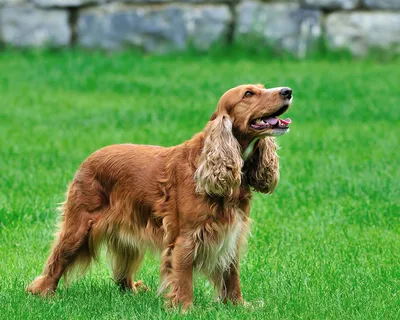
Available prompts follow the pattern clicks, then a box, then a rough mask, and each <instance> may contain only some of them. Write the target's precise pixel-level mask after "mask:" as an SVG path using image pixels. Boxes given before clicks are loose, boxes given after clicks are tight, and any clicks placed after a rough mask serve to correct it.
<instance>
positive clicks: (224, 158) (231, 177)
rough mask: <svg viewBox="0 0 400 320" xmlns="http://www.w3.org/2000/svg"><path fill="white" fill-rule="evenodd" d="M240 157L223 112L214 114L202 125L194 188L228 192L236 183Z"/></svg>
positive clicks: (213, 193) (202, 191)
mask: <svg viewBox="0 0 400 320" xmlns="http://www.w3.org/2000/svg"><path fill="white" fill-rule="evenodd" d="M242 165H243V160H242V156H241V147H240V145H239V142H238V141H237V140H236V138H235V137H234V136H233V133H232V121H231V119H230V117H229V116H228V115H227V114H223V115H216V116H215V118H214V119H213V120H212V121H210V122H209V123H208V124H207V126H206V128H205V137H204V145H203V149H202V151H201V154H200V157H199V162H198V168H197V170H196V174H195V178H196V183H197V185H196V192H197V193H199V194H208V195H211V196H229V195H231V194H232V192H233V189H235V188H237V187H239V186H240V183H241V175H242Z"/></svg>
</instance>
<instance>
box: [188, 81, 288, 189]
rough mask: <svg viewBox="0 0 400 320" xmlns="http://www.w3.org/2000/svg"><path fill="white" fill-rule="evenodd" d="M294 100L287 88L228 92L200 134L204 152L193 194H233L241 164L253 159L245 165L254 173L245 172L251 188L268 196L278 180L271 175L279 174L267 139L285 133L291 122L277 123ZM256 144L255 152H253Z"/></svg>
mask: <svg viewBox="0 0 400 320" xmlns="http://www.w3.org/2000/svg"><path fill="white" fill-rule="evenodd" d="M292 99H293V96H292V90H291V89H290V88H287V87H280V88H273V89H265V88H264V87H263V86H262V85H242V86H238V87H236V88H233V89H230V90H229V91H227V92H226V93H225V94H224V95H223V96H222V97H221V99H220V100H219V102H218V106H217V110H216V111H215V112H214V114H213V115H212V116H211V119H210V121H209V123H208V124H207V126H206V128H205V130H204V133H205V138H204V146H203V149H202V153H201V155H200V157H199V161H198V168H197V171H196V176H195V177H196V180H197V187H196V190H197V192H198V193H203V194H208V195H218V196H226V195H230V194H232V193H233V190H234V189H235V188H237V187H238V186H240V184H241V181H242V167H243V163H244V160H246V159H247V158H248V155H250V154H252V155H253V156H252V158H251V159H247V160H248V163H252V166H253V167H254V168H252V170H249V169H248V170H247V174H248V181H249V184H251V185H252V186H253V187H254V189H256V190H259V191H261V192H266V193H271V192H272V191H273V189H274V188H275V186H276V183H277V177H278V175H277V174H272V173H271V171H275V172H277V170H278V163H277V160H276V157H275V156H274V155H275V149H276V148H275V144H274V142H273V138H267V137H268V136H270V137H271V136H279V135H282V134H285V133H286V132H288V131H289V124H290V122H291V121H290V119H289V118H287V119H285V120H282V119H280V118H278V117H279V116H280V115H281V114H283V113H284V112H286V110H287V109H288V108H289V106H290V104H291V102H292ZM267 139H272V140H268V141H267ZM256 141H258V145H257V150H256V152H253V150H252V148H253V146H254V143H255V142H256ZM254 153H255V154H254ZM253 158H257V159H256V160H254V159H253Z"/></svg>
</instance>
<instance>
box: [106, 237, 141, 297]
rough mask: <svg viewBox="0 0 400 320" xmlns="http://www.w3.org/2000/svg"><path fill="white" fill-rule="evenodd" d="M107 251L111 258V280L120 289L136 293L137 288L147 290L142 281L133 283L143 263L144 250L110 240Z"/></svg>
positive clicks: (116, 240) (117, 240)
mask: <svg viewBox="0 0 400 320" xmlns="http://www.w3.org/2000/svg"><path fill="white" fill-rule="evenodd" d="M108 250H109V254H110V256H111V263H112V271H113V279H114V281H115V283H117V284H118V285H119V286H120V287H121V289H123V290H133V291H135V292H136V291H137V290H138V289H139V288H141V289H144V290H147V287H146V286H144V285H143V282H142V281H136V282H135V281H133V277H134V275H135V273H136V271H137V270H138V269H139V267H140V264H141V263H142V261H143V257H144V253H145V252H144V250H141V249H140V248H137V247H136V246H127V245H125V244H123V243H121V242H120V241H119V239H112V240H111V241H109V242H108Z"/></svg>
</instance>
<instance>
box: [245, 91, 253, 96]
mask: <svg viewBox="0 0 400 320" xmlns="http://www.w3.org/2000/svg"><path fill="white" fill-rule="evenodd" d="M253 95H254V93H253V92H251V91H246V93H245V94H244V97H245V98H249V97H251V96H253Z"/></svg>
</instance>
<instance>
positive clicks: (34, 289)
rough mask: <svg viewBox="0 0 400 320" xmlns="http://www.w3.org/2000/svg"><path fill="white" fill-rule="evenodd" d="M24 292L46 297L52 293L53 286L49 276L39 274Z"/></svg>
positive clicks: (53, 290)
mask: <svg viewBox="0 0 400 320" xmlns="http://www.w3.org/2000/svg"><path fill="white" fill-rule="evenodd" d="M26 292H28V293H32V294H34V295H40V296H42V297H47V296H49V295H52V294H54V292H55V286H54V284H53V283H52V281H51V280H50V279H49V278H47V277H46V276H40V277H37V278H36V279H35V280H33V282H32V283H31V284H30V285H28V286H27V287H26Z"/></svg>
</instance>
